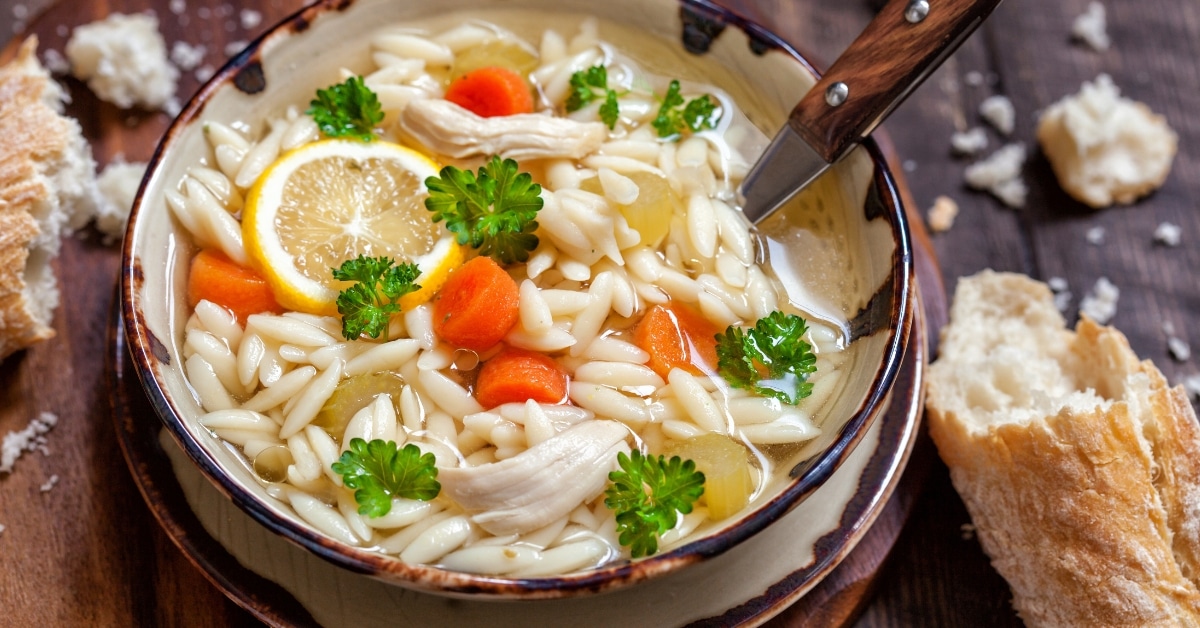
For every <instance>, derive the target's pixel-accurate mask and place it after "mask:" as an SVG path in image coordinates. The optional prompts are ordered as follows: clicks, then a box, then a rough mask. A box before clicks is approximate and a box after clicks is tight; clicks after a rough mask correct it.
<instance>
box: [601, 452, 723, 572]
mask: <svg viewBox="0 0 1200 628" xmlns="http://www.w3.org/2000/svg"><path fill="white" fill-rule="evenodd" d="M617 464H618V465H619V466H620V468H621V470H620V471H613V472H611V473H609V474H608V479H609V480H611V481H612V484H610V485H609V487H608V488H607V489H605V490H604V505H605V506H608V508H609V509H610V510H612V511H613V512H615V513H616V514H617V533H618V540H619V541H620V542H621V545H625V546H628V547H629V549H630V553H631V554H632V556H633V557H634V558H640V557H642V556H650V555H652V554H654V553H656V552H658V537H659V536H660V535H662V534H664V533H666V532H667V531H669V530H670V529H671V528H674V527H675V524H676V523H677V521H678V519H679V514H680V513H683V514H685V515H686V514H687V513H689V512H692V505H693V504H695V503H696V500H697V499H700V496H701V495H703V494H704V474H703V473H701V472H699V471H697V470H696V463H694V462H692V461H691V460H683V459H681V458H680V457H679V456H673V457H672V458H671V459H670V460H667V459H666V458H665V457H664V456H659V457H657V458H655V457H654V456H643V455H642V453H641V452H639V451H637V450H636V449H635V450H634V451H633V452H632V453H631V454H630V455H628V456H626V455H625V453H624V452H621V453H619V454H617Z"/></svg>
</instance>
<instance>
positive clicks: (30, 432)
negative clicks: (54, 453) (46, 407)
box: [0, 412, 58, 473]
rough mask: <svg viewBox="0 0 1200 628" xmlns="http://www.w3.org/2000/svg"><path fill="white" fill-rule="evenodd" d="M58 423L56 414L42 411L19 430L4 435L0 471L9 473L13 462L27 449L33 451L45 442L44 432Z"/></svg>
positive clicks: (0, 455)
mask: <svg viewBox="0 0 1200 628" xmlns="http://www.w3.org/2000/svg"><path fill="white" fill-rule="evenodd" d="M57 423H58V415H56V414H54V413H52V412H43V413H41V414H40V415H38V417H37V418H35V419H34V420H32V421H30V422H29V425H27V426H25V429H23V430H21V431H19V432H9V433H7V434H5V435H4V443H3V445H0V473H11V472H12V468H13V464H15V463H16V462H17V459H18V458H20V457H21V455H22V454H24V453H25V452H27V451H35V450H37V449H38V448H39V447H44V446H45V444H46V438H45V436H44V435H45V434H46V432H49V431H50V430H51V428H53V427H54V426H55V425H56V424H57Z"/></svg>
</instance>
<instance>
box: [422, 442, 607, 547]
mask: <svg viewBox="0 0 1200 628" xmlns="http://www.w3.org/2000/svg"><path fill="white" fill-rule="evenodd" d="M628 435H629V430H628V428H626V427H625V426H624V425H622V424H620V423H618V422H616V421H606V420H592V421H584V422H583V423H579V424H576V425H574V426H572V427H570V428H568V429H567V430H566V431H564V432H562V433H561V434H558V435H557V436H555V437H553V438H551V439H549V440H547V441H543V442H542V443H539V444H538V445H535V446H534V447H531V448H529V449H527V450H525V451H523V452H521V453H520V454H517V455H516V456H513V457H512V458H509V459H507V460H501V461H500V462H493V463H489V464H485V465H480V466H478V467H463V468H455V469H439V470H438V481H440V482H441V483H442V491H443V494H444V495H446V496H448V497H450V498H451V499H453V500H454V501H455V502H457V503H458V504H459V505H461V506H462V507H463V508H465V509H466V510H467V511H469V512H473V513H477V514H475V515H474V516H473V517H472V518H473V519H474V520H475V523H477V524H479V526H480V527H482V528H483V529H484V530H487V531H488V532H491V533H492V534H495V535H498V536H503V535H507V534H524V533H526V532H531V531H533V530H537V529H538V528H541V527H544V526H546V525H549V524H550V523H552V522H554V521H556V520H557V519H559V518H561V517H565V516H566V515H568V514H570V512H571V511H572V510H574V509H575V507H577V506H579V505H580V504H582V503H584V502H586V501H589V500H591V499H593V498H595V497H596V496H597V495H599V494H600V492H601V491H602V490H604V484H605V482H606V481H607V480H608V473H609V471H611V470H613V469H614V468H615V464H616V459H617V453H618V452H622V451H624V452H627V453H628V452H629V445H628V444H627V443H626V442H625V438H626V437H627V436H628Z"/></svg>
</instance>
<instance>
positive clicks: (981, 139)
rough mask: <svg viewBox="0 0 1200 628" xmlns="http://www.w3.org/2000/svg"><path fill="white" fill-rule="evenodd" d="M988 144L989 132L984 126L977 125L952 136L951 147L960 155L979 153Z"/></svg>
mask: <svg viewBox="0 0 1200 628" xmlns="http://www.w3.org/2000/svg"><path fill="white" fill-rule="evenodd" d="M987 145H988V139H987V132H985V131H984V130H983V127H975V128H973V129H970V130H968V131H964V132H962V133H955V134H954V135H951V136H950V148H952V149H954V152H955V154H958V155H978V154H979V153H981V152H983V150H984V149H986V148H987Z"/></svg>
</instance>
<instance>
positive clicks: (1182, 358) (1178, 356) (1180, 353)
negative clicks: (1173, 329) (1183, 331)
mask: <svg viewBox="0 0 1200 628" xmlns="http://www.w3.org/2000/svg"><path fill="white" fill-rule="evenodd" d="M1167 351H1168V352H1170V354H1171V357H1172V358H1175V361H1176V362H1187V361H1188V358H1190V357H1192V348H1191V347H1190V346H1188V343H1187V341H1186V340H1184V339H1183V338H1177V337H1175V336H1171V337H1170V338H1167Z"/></svg>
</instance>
